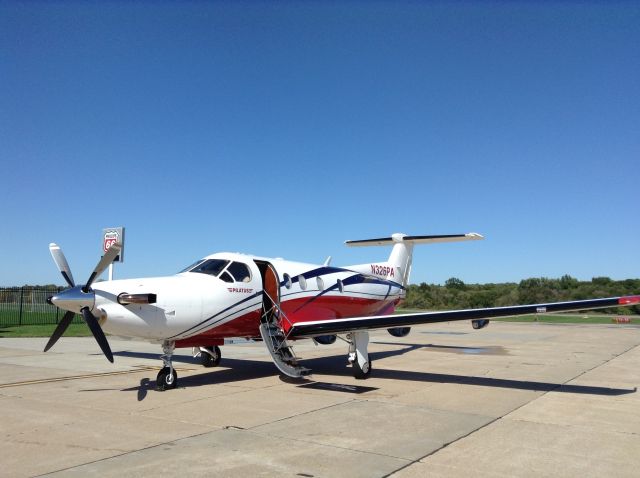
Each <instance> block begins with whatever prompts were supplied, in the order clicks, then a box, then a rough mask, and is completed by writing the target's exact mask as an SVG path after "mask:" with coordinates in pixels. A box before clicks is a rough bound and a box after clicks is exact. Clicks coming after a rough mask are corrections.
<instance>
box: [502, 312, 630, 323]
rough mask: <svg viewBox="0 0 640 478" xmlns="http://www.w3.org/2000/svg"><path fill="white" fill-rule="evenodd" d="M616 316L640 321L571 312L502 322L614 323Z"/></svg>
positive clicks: (510, 318) (530, 316)
mask: <svg viewBox="0 0 640 478" xmlns="http://www.w3.org/2000/svg"><path fill="white" fill-rule="evenodd" d="M616 317H629V318H630V319H631V321H630V322H629V323H631V324H638V323H640V316H637V315H622V316H621V315H614V314H611V315H585V314H570V315H555V314H549V315H520V316H516V317H501V318H499V319H491V320H499V321H501V322H544V323H549V324H613V323H615V319H616Z"/></svg>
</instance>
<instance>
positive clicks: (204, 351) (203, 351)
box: [200, 345, 222, 367]
mask: <svg viewBox="0 0 640 478" xmlns="http://www.w3.org/2000/svg"><path fill="white" fill-rule="evenodd" d="M221 358H222V353H221V352H220V347H218V346H217V345H214V346H213V347H200V363H201V364H202V366H203V367H217V366H218V365H219V364H220V359H221Z"/></svg>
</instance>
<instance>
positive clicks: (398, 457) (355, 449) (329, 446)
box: [230, 404, 414, 476]
mask: <svg viewBox="0 0 640 478" xmlns="http://www.w3.org/2000/svg"><path fill="white" fill-rule="evenodd" d="M336 405H340V404H336ZM332 406H335V405H332ZM324 408H330V407H323V408H319V409H318V410H323V409H324ZM306 413H311V412H305V413H301V414H300V415H305V414H306ZM294 416H299V415H294ZM279 421H281V420H276V421H275V422H273V423H276V422H279ZM266 425H270V424H269V423H267V424H266ZM258 426H263V425H258ZM253 428H255V427H252V428H243V429H242V430H239V431H243V432H249V433H253V434H254V435H258V436H261V437H265V438H268V437H275V438H280V439H283V440H291V441H295V442H300V443H309V444H311V445H317V446H322V447H327V448H334V449H336V450H347V451H351V452H354V453H365V454H367V455H376V456H383V457H385V458H393V459H394V460H401V461H410V458H405V457H402V456H395V455H387V454H385V453H377V452H375V451H368V450H359V449H357V448H348V447H345V446H339V445H332V444H330V443H319V442H317V441H313V440H307V439H304V438H293V437H291V436H288V435H285V436H281V435H273V434H268V435H266V434H264V433H260V432H259V431H256V430H253ZM230 429H232V430H237V428H236V427H233V428H230ZM412 463H414V462H412ZM407 466H408V465H407ZM403 468H405V467H404V466H403V467H400V468H398V470H401V469H403ZM396 471H397V470H396ZM393 473H395V471H394V472H393ZM386 476H388V475H386Z"/></svg>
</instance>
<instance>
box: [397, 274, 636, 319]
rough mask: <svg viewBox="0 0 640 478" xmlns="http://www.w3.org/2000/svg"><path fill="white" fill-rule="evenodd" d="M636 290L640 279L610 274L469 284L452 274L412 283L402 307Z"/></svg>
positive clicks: (571, 297) (594, 295)
mask: <svg viewBox="0 0 640 478" xmlns="http://www.w3.org/2000/svg"><path fill="white" fill-rule="evenodd" d="M635 294H640V279H625V280H620V281H616V280H612V279H610V278H609V277H594V278H593V279H591V281H579V280H578V279H575V278H574V277H571V276H570V275H564V276H562V277H561V278H560V279H549V278H546V277H539V278H537V277H534V278H530V279H524V280H522V281H520V282H519V283H515V282H507V283H501V284H465V283H464V282H463V281H462V280H460V279H458V278H456V277H451V278H450V279H447V281H446V282H445V283H444V285H438V284H426V283H424V282H423V283H421V284H419V285H416V284H411V285H409V287H408V288H407V297H406V299H405V301H404V303H403V305H402V307H403V308H407V309H426V310H446V309H474V308H482V307H502V306H507V305H518V304H540V303H546V302H562V301H570V300H584V299H594V298H599V297H616V296H621V295H635ZM601 312H603V313H612V314H629V313H634V314H640V307H639V306H633V307H618V308H612V309H603V310H602V311H601Z"/></svg>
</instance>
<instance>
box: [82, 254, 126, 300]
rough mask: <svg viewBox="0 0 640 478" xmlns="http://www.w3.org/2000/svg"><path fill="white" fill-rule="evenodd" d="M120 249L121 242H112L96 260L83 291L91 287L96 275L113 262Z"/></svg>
mask: <svg viewBox="0 0 640 478" xmlns="http://www.w3.org/2000/svg"><path fill="white" fill-rule="evenodd" d="M121 249H122V244H120V243H119V242H114V243H113V244H112V245H111V247H110V248H109V249H108V250H107V252H106V253H105V255H104V256H102V259H100V262H98V265H97V266H96V268H95V269H93V272H92V273H91V275H90V276H89V280H88V281H87V284H86V285H85V286H84V287H83V290H84V291H85V292H86V291H87V290H88V289H89V287H91V284H93V281H94V280H95V279H96V277H98V276H99V275H100V274H102V273H103V272H104V271H105V269H106V268H107V267H109V265H110V264H111V263H112V262H113V260H114V259H115V258H116V256H117V255H118V254H120V250H121Z"/></svg>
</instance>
